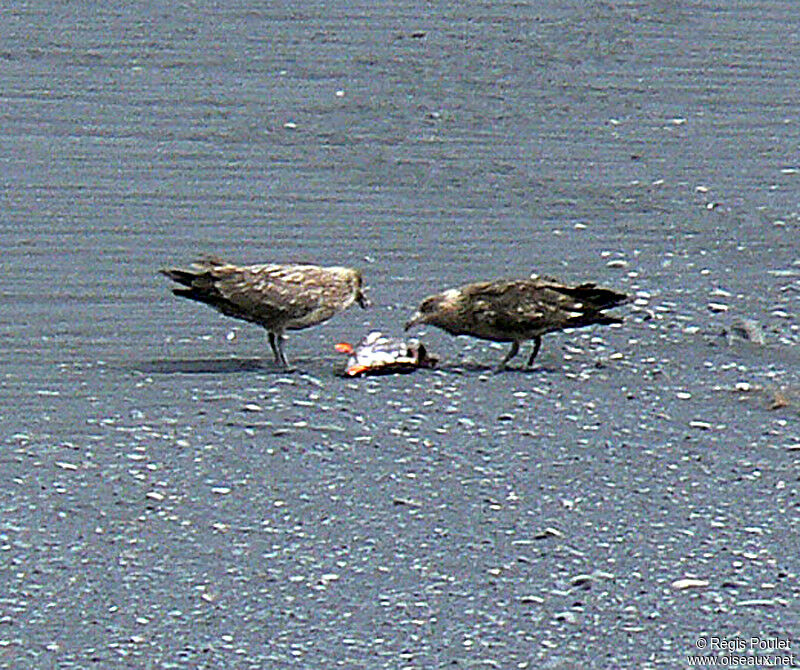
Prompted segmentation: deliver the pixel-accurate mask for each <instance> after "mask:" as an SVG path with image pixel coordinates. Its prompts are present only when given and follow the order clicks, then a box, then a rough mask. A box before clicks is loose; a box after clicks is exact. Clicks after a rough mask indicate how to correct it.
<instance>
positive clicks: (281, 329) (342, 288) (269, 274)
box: [160, 258, 369, 367]
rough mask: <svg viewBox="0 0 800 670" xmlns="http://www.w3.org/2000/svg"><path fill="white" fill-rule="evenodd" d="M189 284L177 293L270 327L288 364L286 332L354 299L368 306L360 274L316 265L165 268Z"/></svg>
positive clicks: (272, 341) (212, 261) (207, 263)
mask: <svg viewBox="0 0 800 670" xmlns="http://www.w3.org/2000/svg"><path fill="white" fill-rule="evenodd" d="M160 272H161V274H163V275H166V276H167V277H169V278H170V279H172V280H173V281H175V282H177V283H179V284H182V285H183V286H186V287H187V288H176V289H173V290H172V292H173V293H174V294H175V295H177V296H180V297H181V298H189V299H190V300H197V301H198V302H204V303H206V304H207V305H211V306H212V307H213V308H214V309H216V310H218V311H220V312H222V313H223V314H225V315H226V316H232V317H234V318H236V319H243V320H244V321H250V322H251V323H255V324H258V325H259V326H261V327H262V328H264V329H265V330H266V331H267V335H268V338H269V345H270V347H271V348H272V353H273V354H274V355H275V361H276V362H277V363H279V364H280V365H282V366H284V367H286V366H288V362H287V360H286V354H285V353H284V351H283V340H284V339H285V331H287V330H300V329H302V328H309V327H310V326H314V325H316V324H318V323H322V322H323V321H327V320H328V319H330V318H331V317H332V316H333V315H334V314H336V313H337V312H340V311H342V310H343V309H346V308H347V307H349V306H350V305H352V304H353V303H354V302H358V304H359V305H361V307H367V306H368V304H369V303H368V301H367V299H366V298H365V297H364V293H363V287H362V279H361V273H360V272H359V271H358V270H354V269H352V268H345V267H319V266H317V265H276V264H265V265H248V266H238V265H233V264H231V263H227V262H225V261H222V260H219V259H216V258H205V259H202V260H199V261H197V262H195V263H193V264H192V266H191V268H189V269H188V270H183V269H180V268H165V269H163V270H161V271H160Z"/></svg>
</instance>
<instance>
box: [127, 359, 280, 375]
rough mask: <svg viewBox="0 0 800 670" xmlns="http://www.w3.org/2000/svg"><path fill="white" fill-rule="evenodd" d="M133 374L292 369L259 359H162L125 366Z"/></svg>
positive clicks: (237, 372)
mask: <svg viewBox="0 0 800 670" xmlns="http://www.w3.org/2000/svg"><path fill="white" fill-rule="evenodd" d="M125 367H127V368H128V369H129V370H132V371H134V372H143V373H145V374H160V375H174V374H188V375H202V374H217V375H218V374H240V373H242V372H261V373H267V374H270V373H272V374H286V373H288V372H293V371H294V368H290V369H286V368H282V367H280V366H278V365H276V364H275V363H272V362H271V361H265V360H263V359H261V358H194V359H173V358H162V359H155V360H149V361H135V362H133V363H129V364H128V365H127V366H125Z"/></svg>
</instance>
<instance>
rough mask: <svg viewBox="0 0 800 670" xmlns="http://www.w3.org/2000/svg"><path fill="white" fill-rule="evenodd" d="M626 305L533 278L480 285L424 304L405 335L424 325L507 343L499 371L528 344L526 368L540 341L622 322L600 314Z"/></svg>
mask: <svg viewBox="0 0 800 670" xmlns="http://www.w3.org/2000/svg"><path fill="white" fill-rule="evenodd" d="M628 300H629V298H628V296H627V295H625V294H624V293H619V292H617V291H613V290H611V289H607V288H601V287H599V286H596V285H595V284H589V283H586V284H579V285H577V286H568V285H566V284H562V283H560V282H558V281H557V280H555V279H551V278H548V277H538V276H535V275H534V276H532V277H531V278H530V279H500V280H495V281H483V282H476V283H474V284H466V285H465V286H461V287H460V288H453V289H449V290H447V291H444V292H442V293H437V294H436V295H432V296H429V297H427V298H425V300H423V301H422V303H421V304H420V306H419V309H418V310H417V312H416V313H415V314H414V315H413V316H412V317H411V319H410V320H409V322H408V323H407V324H406V330H408V329H409V328H411V327H412V326H415V325H417V324H421V323H427V324H430V325H431V326H436V327H437V328H441V329H442V330H445V331H447V332H448V333H450V334H451V335H471V336H473V337H478V338H480V339H483V340H493V341H495V342H511V350H510V351H509V352H508V354H507V355H506V356H505V358H503V360H502V361H501V362H500V369H502V368H504V367H505V365H506V363H508V361H510V360H511V359H512V358H514V356H516V355H517V352H518V351H519V345H520V343H521V342H524V341H526V340H533V343H534V344H533V352H532V353H531V356H530V358H529V359H528V366H531V365H532V364H533V360H534V359H535V358H536V354H538V353H539V348H540V347H541V345H542V335H544V334H545V333H549V332H552V331H555V330H564V329H565V328H583V327H584V326H591V325H593V324H602V325H606V324H612V323H621V322H622V319H620V318H618V317H615V316H608V315H606V314H603V310H606V309H610V308H612V307H616V306H617V305H621V304H623V303H625V302H627V301H628Z"/></svg>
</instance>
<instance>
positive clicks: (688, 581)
mask: <svg viewBox="0 0 800 670" xmlns="http://www.w3.org/2000/svg"><path fill="white" fill-rule="evenodd" d="M708 584H709V582H708V580H707V579H692V578H690V577H687V578H685V579H676V580H675V581H674V582H672V588H673V589H677V590H678V591H683V590H685V589H699V588H705V587H706V586H708Z"/></svg>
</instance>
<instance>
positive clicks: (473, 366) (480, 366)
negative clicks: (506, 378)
mask: <svg viewBox="0 0 800 670" xmlns="http://www.w3.org/2000/svg"><path fill="white" fill-rule="evenodd" d="M436 370H439V371H441V372H444V373H447V374H453V375H485V374H496V375H514V374H518V375H534V374H540V373H550V372H557V371H558V368H556V367H547V366H545V365H533V366H532V367H528V366H526V365H519V366H508V367H505V368H502V369H500V368H498V367H497V365H489V364H487V363H475V362H467V363H446V364H444V365H437V366H436Z"/></svg>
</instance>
